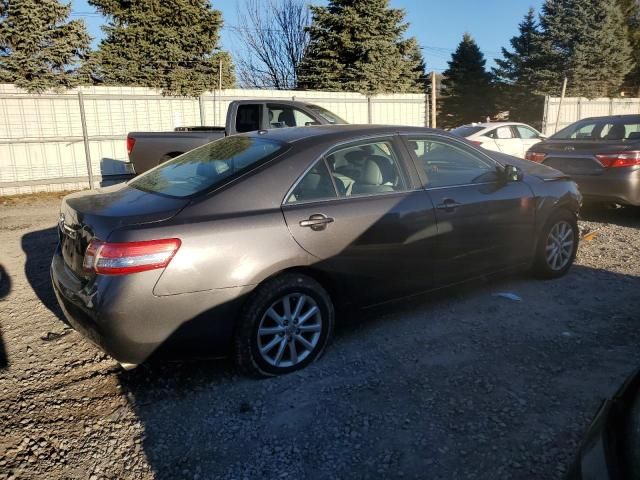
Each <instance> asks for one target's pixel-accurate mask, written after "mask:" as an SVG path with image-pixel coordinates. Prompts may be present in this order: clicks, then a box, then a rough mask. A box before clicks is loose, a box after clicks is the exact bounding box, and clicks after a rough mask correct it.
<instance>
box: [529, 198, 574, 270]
mask: <svg viewBox="0 0 640 480" xmlns="http://www.w3.org/2000/svg"><path fill="white" fill-rule="evenodd" d="M578 240H579V231H578V222H577V220H576V216H575V215H574V214H573V213H571V212H569V211H568V210H559V211H558V212H556V213H554V214H553V215H552V216H551V218H550V219H549V221H548V222H547V224H546V225H545V228H544V229H543V231H542V235H541V237H540V240H539V241H538V248H537V251H536V258H535V261H534V271H535V273H536V274H537V276H539V277H540V278H558V277H561V276H563V275H564V274H566V273H567V272H568V271H569V269H570V268H571V265H573V262H574V260H575V258H576V252H577V251H578Z"/></svg>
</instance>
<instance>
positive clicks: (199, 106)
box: [198, 94, 205, 127]
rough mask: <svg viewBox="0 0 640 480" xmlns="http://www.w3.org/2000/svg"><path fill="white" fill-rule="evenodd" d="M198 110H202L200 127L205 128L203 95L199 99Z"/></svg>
mask: <svg viewBox="0 0 640 480" xmlns="http://www.w3.org/2000/svg"><path fill="white" fill-rule="evenodd" d="M198 108H199V109H200V126H201V127H204V124H205V111H204V97H203V96H202V94H200V96H199V97H198Z"/></svg>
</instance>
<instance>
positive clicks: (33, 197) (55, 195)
mask: <svg viewBox="0 0 640 480" xmlns="http://www.w3.org/2000/svg"><path fill="white" fill-rule="evenodd" d="M76 191H78V190H63V191H60V192H38V193H27V194H23V195H8V196H3V197H0V205H2V206H4V207H12V206H14V205H31V204H34V203H40V202H45V201H52V200H61V199H62V197H64V196H66V195H69V194H70V193H73V192H76Z"/></svg>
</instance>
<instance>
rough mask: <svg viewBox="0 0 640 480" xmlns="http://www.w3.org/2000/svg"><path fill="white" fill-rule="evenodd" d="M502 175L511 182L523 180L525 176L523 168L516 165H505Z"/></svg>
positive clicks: (507, 181) (506, 180) (505, 180)
mask: <svg viewBox="0 0 640 480" xmlns="http://www.w3.org/2000/svg"><path fill="white" fill-rule="evenodd" d="M502 176H503V180H504V182H505V183H509V182H521V181H522V179H523V178H524V174H523V173H522V169H520V168H519V167H516V166H514V165H505V166H504V169H503V170H502Z"/></svg>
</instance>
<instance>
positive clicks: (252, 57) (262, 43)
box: [236, 0, 311, 90]
mask: <svg viewBox="0 0 640 480" xmlns="http://www.w3.org/2000/svg"><path fill="white" fill-rule="evenodd" d="M310 23H311V13H310V10H309V5H308V4H307V2H306V0H243V2H241V3H240V5H239V8H238V24H239V25H238V28H237V29H236V36H237V38H238V39H239V41H240V45H241V47H240V50H239V51H237V52H236V59H237V65H238V76H239V78H240V82H241V83H242V85H243V86H245V87H258V88H276V89H284V90H286V89H294V88H296V87H297V84H298V75H297V70H298V65H299V64H300V62H301V60H302V58H303V56H304V54H305V50H306V48H307V45H308V44H309V34H308V33H307V31H306V27H307V26H309V24H310Z"/></svg>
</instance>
